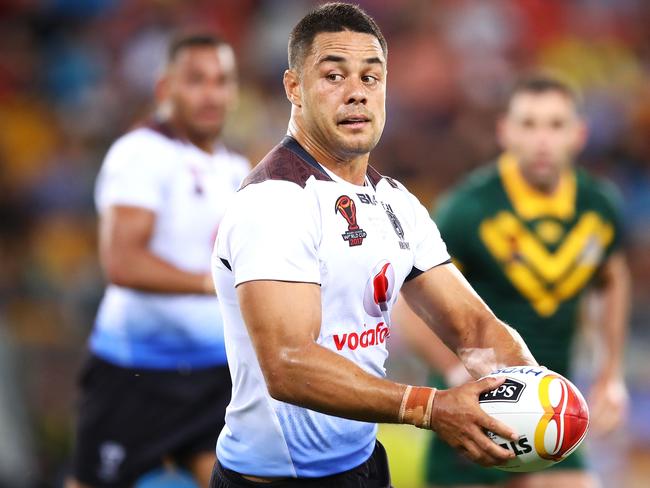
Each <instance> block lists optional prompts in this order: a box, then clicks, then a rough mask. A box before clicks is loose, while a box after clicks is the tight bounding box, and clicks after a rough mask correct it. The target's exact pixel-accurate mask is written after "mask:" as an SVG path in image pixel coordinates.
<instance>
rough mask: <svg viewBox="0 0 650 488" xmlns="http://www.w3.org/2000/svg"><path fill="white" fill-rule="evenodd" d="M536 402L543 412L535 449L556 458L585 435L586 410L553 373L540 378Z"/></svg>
mask: <svg viewBox="0 0 650 488" xmlns="http://www.w3.org/2000/svg"><path fill="white" fill-rule="evenodd" d="M539 401H540V404H541V405H542V408H543V409H544V415H543V416H542V418H541V419H540V421H539V423H538V424H537V428H536V429H535V449H536V450H537V453H538V454H539V456H540V457H541V458H543V459H549V460H553V461H559V460H561V459H563V458H565V457H566V456H568V455H569V454H571V453H572V452H573V450H574V449H575V448H576V447H578V445H579V444H580V442H581V441H582V439H583V437H584V436H585V435H586V434H587V425H588V424H589V410H588V408H587V404H586V403H585V400H584V398H582V395H580V394H579V393H576V391H575V389H574V387H573V386H572V385H571V383H569V382H568V381H566V380H565V379H564V378H563V377H561V376H559V375H554V374H549V375H546V376H545V377H544V378H542V380H541V381H540V383H539ZM548 441H551V442H548ZM548 447H551V448H550V449H548Z"/></svg>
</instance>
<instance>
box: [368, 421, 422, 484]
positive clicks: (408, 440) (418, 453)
mask: <svg viewBox="0 0 650 488" xmlns="http://www.w3.org/2000/svg"><path fill="white" fill-rule="evenodd" d="M430 436H431V433H430V432H427V431H425V430H422V429H418V428H416V427H411V426H408V425H393V424H382V425H380V426H379V436H378V438H379V440H380V441H381V443H382V444H383V445H384V447H386V451H387V452H388V461H389V463H390V470H391V476H392V480H393V486H395V488H422V487H424V481H423V479H424V475H423V473H424V451H425V446H426V443H427V442H428V441H429V438H430Z"/></svg>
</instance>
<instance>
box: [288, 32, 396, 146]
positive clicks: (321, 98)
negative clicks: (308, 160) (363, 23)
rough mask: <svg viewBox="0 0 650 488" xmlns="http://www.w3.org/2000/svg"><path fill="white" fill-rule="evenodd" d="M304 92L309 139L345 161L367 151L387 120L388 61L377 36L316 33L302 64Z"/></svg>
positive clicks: (373, 144)
mask: <svg viewBox="0 0 650 488" xmlns="http://www.w3.org/2000/svg"><path fill="white" fill-rule="evenodd" d="M300 92H301V94H300V97H301V100H300V111H301V116H302V119H303V123H304V129H305V131H306V132H307V134H308V136H309V137H312V138H314V139H315V140H316V142H317V143H319V145H321V147H323V148H324V149H326V150H328V151H329V152H330V153H332V154H333V155H335V156H339V157H341V158H350V157H355V156H358V155H363V154H367V153H369V152H370V151H371V150H372V149H373V148H374V147H375V146H376V145H377V142H379V138H380V137H381V133H382V131H383V129H384V122H385V120H386V107H385V102H386V58H385V57H384V54H383V52H382V49H381V45H380V44H379V41H378V40H377V38H376V37H375V36H373V35H370V34H362V33H358V32H349V31H343V32H334V33H321V34H318V35H317V36H316V37H315V38H314V41H313V44H312V49H311V52H310V53H309V54H308V55H307V56H306V58H305V60H304V64H303V67H302V72H301V79H300Z"/></svg>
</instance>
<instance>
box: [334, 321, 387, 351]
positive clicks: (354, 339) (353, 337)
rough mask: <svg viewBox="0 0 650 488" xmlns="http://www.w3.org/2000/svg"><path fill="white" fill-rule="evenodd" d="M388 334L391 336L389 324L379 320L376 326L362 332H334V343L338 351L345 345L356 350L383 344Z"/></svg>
mask: <svg viewBox="0 0 650 488" xmlns="http://www.w3.org/2000/svg"><path fill="white" fill-rule="evenodd" d="M366 327H367V326H366ZM388 336H390V331H389V330H388V326H387V325H386V324H385V323H384V322H379V323H378V324H377V325H376V326H375V327H374V328H370V329H367V330H364V331H363V332H361V333H358V332H346V333H345V334H334V345H335V346H336V350H337V351H340V350H342V349H343V348H344V347H345V346H347V347H348V349H350V350H352V351H354V350H355V349H356V348H357V347H360V348H366V347H370V346H375V345H379V344H383V343H384V342H386V337H388Z"/></svg>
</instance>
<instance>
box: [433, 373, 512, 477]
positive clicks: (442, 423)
mask: <svg viewBox="0 0 650 488" xmlns="http://www.w3.org/2000/svg"><path fill="white" fill-rule="evenodd" d="M504 381H505V378H503V377H501V378H483V379H481V380H478V381H473V382H470V383H466V384H464V385H461V386H458V387H455V388H450V389H448V390H438V392H437V393H436V396H435V400H434V402H433V411H432V414H431V429H432V430H433V431H435V432H436V433H437V434H438V435H439V436H440V437H441V438H442V440H444V441H445V442H447V443H448V444H449V445H451V446H452V447H454V448H456V449H458V450H459V451H461V452H462V453H463V454H464V455H466V456H467V457H468V458H470V459H471V460H472V461H474V462H477V463H479V464H481V465H483V466H495V465H499V464H503V463H504V462H506V461H507V460H509V459H511V458H513V457H514V454H513V453H512V452H510V451H508V450H507V449H504V448H503V447H501V446H499V445H497V444H496V443H494V442H493V441H492V440H491V439H490V438H489V437H488V436H487V435H486V433H485V431H486V430H489V431H491V432H494V433H495V434H497V435H500V436H501V437H503V438H505V439H513V440H516V439H517V436H516V434H515V432H514V431H513V430H512V429H511V428H510V427H508V426H507V425H505V424H503V423H502V422H499V421H498V420H496V419H494V418H492V417H490V416H489V415H488V414H486V413H485V412H484V411H483V410H482V409H481V407H480V406H479V403H478V398H479V395H480V394H481V393H483V392H487V391H491V390H494V389H495V388H497V387H498V386H499V385H501V383H503V382H504Z"/></svg>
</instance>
